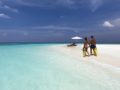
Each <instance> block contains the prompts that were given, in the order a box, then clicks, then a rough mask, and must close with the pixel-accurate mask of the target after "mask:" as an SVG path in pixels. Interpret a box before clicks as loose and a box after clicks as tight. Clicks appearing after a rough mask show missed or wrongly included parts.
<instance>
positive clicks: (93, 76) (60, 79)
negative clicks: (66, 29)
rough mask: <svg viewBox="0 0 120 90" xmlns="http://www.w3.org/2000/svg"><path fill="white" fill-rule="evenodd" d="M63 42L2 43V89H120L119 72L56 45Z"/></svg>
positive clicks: (0, 53) (0, 80)
mask: <svg viewBox="0 0 120 90" xmlns="http://www.w3.org/2000/svg"><path fill="white" fill-rule="evenodd" d="M60 45H62V44H13V45H0V90H119V89H120V77H119V76H117V74H115V73H116V72H112V71H109V70H107V69H105V68H104V67H99V66H97V65H95V64H93V63H87V62H85V61H83V60H81V59H77V58H76V59H75V58H73V57H71V56H69V55H65V54H63V53H60V52H58V51H57V50H55V49H53V46H56V47H57V46H58V47H59V46H60ZM63 45H64V44H63Z"/></svg>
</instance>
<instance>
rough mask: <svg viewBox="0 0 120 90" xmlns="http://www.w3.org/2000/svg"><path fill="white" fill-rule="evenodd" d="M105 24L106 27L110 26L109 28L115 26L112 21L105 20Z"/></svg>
mask: <svg viewBox="0 0 120 90" xmlns="http://www.w3.org/2000/svg"><path fill="white" fill-rule="evenodd" d="M103 26H104V27H108V28H112V27H114V25H113V24H112V23H111V22H110V21H105V22H104V23H103Z"/></svg>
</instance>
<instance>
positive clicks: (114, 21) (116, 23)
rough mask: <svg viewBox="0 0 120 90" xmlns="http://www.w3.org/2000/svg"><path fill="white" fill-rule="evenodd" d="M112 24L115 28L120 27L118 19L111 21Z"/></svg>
mask: <svg viewBox="0 0 120 90" xmlns="http://www.w3.org/2000/svg"><path fill="white" fill-rule="evenodd" d="M112 22H113V23H114V24H115V26H117V27H120V18H117V19H115V20H113V21H112Z"/></svg>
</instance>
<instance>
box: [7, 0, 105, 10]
mask: <svg viewBox="0 0 120 90" xmlns="http://www.w3.org/2000/svg"><path fill="white" fill-rule="evenodd" d="M7 1H9V2H10V1H11V2H16V3H19V4H22V5H27V6H37V7H52V8H55V7H67V8H77V9H78V8H81V7H83V6H84V7H88V8H89V9H90V10H91V11H95V10H97V9H98V8H99V7H100V6H101V5H103V4H104V3H105V1H106V0H7Z"/></svg>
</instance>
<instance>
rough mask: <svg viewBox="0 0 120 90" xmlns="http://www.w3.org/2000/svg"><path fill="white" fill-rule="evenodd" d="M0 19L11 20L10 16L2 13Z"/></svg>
mask: <svg viewBox="0 0 120 90" xmlns="http://www.w3.org/2000/svg"><path fill="white" fill-rule="evenodd" d="M0 18H5V19H10V16H8V15H6V14H4V13H0Z"/></svg>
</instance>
